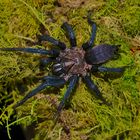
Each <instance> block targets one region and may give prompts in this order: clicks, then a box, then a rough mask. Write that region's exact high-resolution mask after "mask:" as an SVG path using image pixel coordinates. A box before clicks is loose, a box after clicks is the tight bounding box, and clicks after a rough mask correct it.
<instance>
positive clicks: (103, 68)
mask: <svg viewBox="0 0 140 140" xmlns="http://www.w3.org/2000/svg"><path fill="white" fill-rule="evenodd" d="M124 69H125V67H122V68H107V67H103V66H99V67H96V66H93V67H92V69H91V71H92V72H97V71H100V72H118V73H121V72H123V71H124Z"/></svg>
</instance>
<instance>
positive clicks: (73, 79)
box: [54, 75, 79, 120]
mask: <svg viewBox="0 0 140 140" xmlns="http://www.w3.org/2000/svg"><path fill="white" fill-rule="evenodd" d="M78 79H79V77H78V76H77V75H74V76H72V77H70V79H69V86H68V89H67V91H66V93H65V94H64V96H63V99H62V101H61V102H60V104H59V106H58V108H57V113H56V114H55V116H54V119H55V120H57V119H58V117H59V115H60V113H61V110H62V109H63V107H64V105H65V103H66V101H67V100H68V99H69V98H70V94H71V92H72V90H73V89H74V87H75V85H76V83H77V82H78Z"/></svg>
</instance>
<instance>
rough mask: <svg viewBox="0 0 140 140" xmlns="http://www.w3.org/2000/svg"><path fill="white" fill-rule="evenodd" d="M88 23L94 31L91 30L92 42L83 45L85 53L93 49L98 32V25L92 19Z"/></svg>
mask: <svg viewBox="0 0 140 140" xmlns="http://www.w3.org/2000/svg"><path fill="white" fill-rule="evenodd" d="M88 23H89V24H90V25H91V28H92V29H91V37H90V40H89V41H88V42H86V43H84V44H83V45H82V48H83V49H84V50H85V51H86V50H88V49H90V48H92V47H93V45H94V40H95V36H96V30H97V28H96V24H95V23H94V22H93V21H92V20H91V19H90V18H88Z"/></svg>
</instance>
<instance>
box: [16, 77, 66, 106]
mask: <svg viewBox="0 0 140 140" xmlns="http://www.w3.org/2000/svg"><path fill="white" fill-rule="evenodd" d="M43 81H44V82H43V83H42V84H40V85H39V86H38V87H37V88H35V89H34V90H32V91H31V92H29V93H28V94H27V95H26V96H25V97H24V98H23V99H22V100H21V101H19V102H18V103H17V104H16V105H15V106H14V108H16V107H18V106H20V105H22V104H23V103H24V102H26V101H27V100H28V99H29V98H31V97H32V96H34V95H36V94H37V93H38V92H40V91H41V90H43V89H45V88H46V87H48V86H53V87H60V86H62V85H64V84H65V83H66V81H65V80H64V79H63V78H60V77H56V76H45V77H43Z"/></svg>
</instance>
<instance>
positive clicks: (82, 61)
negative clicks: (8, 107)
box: [0, 19, 124, 115]
mask: <svg viewBox="0 0 140 140" xmlns="http://www.w3.org/2000/svg"><path fill="white" fill-rule="evenodd" d="M88 23H89V24H90V25H91V28H92V30H91V37H90V39H89V41H87V42H86V43H84V44H83V45H82V47H77V42H76V37H75V34H74V31H73V29H72V27H71V25H70V24H68V23H67V22H65V23H63V25H62V26H61V27H62V28H63V29H64V30H65V31H66V33H67V34H66V35H67V37H68V38H69V40H70V48H67V47H66V45H65V43H63V42H61V41H59V40H56V39H54V38H53V37H50V36H49V35H39V36H38V43H41V42H42V41H48V42H50V43H52V44H53V45H54V46H55V47H56V48H53V49H51V50H45V49H36V48H1V49H0V50H2V51H21V52H28V53H38V54H41V55H47V56H49V57H46V58H43V59H42V60H41V64H42V65H43V66H46V65H48V64H49V63H52V64H53V65H52V74H51V76H45V77H43V79H42V81H43V82H42V84H40V85H39V86H38V87H37V88H35V89H34V90H32V91H31V92H29V93H28V94H27V95H26V96H25V97H24V98H23V99H22V100H21V101H19V102H18V103H17V104H16V105H15V106H14V108H16V107H18V106H20V105H22V104H23V103H24V102H25V101H27V100H28V99H29V98H31V97H32V96H34V95H36V94H37V93H38V92H40V91H41V90H43V89H45V88H46V87H48V86H53V87H60V86H62V85H64V84H66V83H67V82H69V86H68V88H67V91H66V93H65V94H64V96H63V99H62V101H61V102H60V104H59V106H58V108H57V113H56V114H57V115H58V114H60V112H61V110H62V109H63V107H64V105H65V102H66V101H67V100H68V99H69V97H70V94H71V92H72V90H73V89H74V87H75V85H76V84H77V83H78V80H79V77H81V78H82V79H83V81H84V82H85V83H86V85H87V87H89V88H90V89H91V90H92V91H94V93H95V96H96V97H98V98H99V99H101V100H102V102H103V103H107V102H106V100H105V99H104V98H103V96H102V94H101V93H100V91H99V89H98V87H97V86H96V85H95V84H94V82H93V81H92V80H91V73H92V72H122V71H123V70H124V68H107V67H104V66H101V64H103V63H105V62H107V61H108V60H110V59H112V58H113V57H114V56H115V54H116V53H117V52H118V45H108V44H101V45H97V46H95V47H93V45H94V39H95V35H96V24H95V23H94V22H93V21H92V20H91V19H88Z"/></svg>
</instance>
